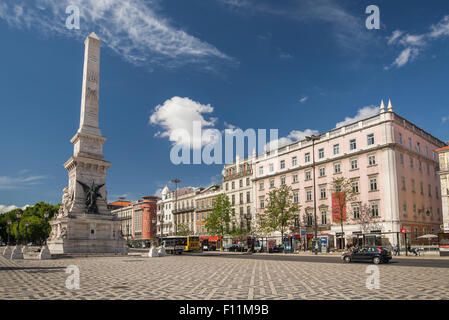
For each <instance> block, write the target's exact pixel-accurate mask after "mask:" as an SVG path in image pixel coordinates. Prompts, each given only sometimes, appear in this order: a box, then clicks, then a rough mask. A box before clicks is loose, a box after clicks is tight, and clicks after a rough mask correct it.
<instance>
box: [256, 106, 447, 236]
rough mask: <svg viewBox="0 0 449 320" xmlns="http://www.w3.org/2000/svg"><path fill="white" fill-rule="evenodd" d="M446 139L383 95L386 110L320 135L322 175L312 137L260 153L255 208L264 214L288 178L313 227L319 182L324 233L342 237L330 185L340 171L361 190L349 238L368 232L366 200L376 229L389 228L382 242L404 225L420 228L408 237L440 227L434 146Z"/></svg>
mask: <svg viewBox="0 0 449 320" xmlns="http://www.w3.org/2000/svg"><path fill="white" fill-rule="evenodd" d="M444 145H445V144H444V143H443V142H442V141H440V140H438V139H436V138H435V137H433V136H431V135H430V134H428V133H426V132H425V131H423V130H422V129H420V128H418V127H417V126H415V125H414V124H412V123H410V122H409V121H407V120H405V119H404V118H402V117H400V116H398V115H397V114H396V113H394V111H393V107H392V105H391V103H389V106H388V109H387V110H386V108H385V107H384V105H383V102H382V104H381V107H380V110H379V114H377V115H375V116H373V117H369V118H366V119H363V120H360V121H357V122H355V123H352V124H349V125H346V126H343V127H340V128H336V129H333V130H330V131H327V132H325V133H323V134H321V135H320V139H319V140H317V141H315V146H314V150H315V155H314V159H315V181H314V180H313V172H312V161H313V156H312V142H311V141H307V140H302V141H297V142H295V143H292V144H290V145H287V146H283V147H281V148H279V149H278V150H277V151H272V152H270V153H265V154H262V155H259V156H257V157H256V158H255V159H253V165H252V167H253V194H254V206H255V208H254V209H255V212H256V213H257V215H261V214H263V213H264V208H263V207H264V204H266V201H265V199H266V197H267V194H268V193H269V192H270V190H271V189H273V188H275V187H276V188H277V187H279V186H280V185H281V184H286V185H289V186H290V187H291V188H292V190H293V194H294V197H293V199H294V201H295V202H297V203H298V204H299V206H300V210H299V212H298V214H299V216H300V221H301V224H303V225H309V226H310V219H311V218H313V216H314V215H313V211H314V199H313V197H314V192H313V188H314V187H315V194H316V199H315V200H316V207H317V226H318V230H319V234H320V233H323V234H331V235H334V236H335V239H337V237H338V236H341V235H340V234H339V233H340V232H341V226H340V223H339V222H336V221H333V219H332V188H331V186H332V181H333V178H335V177H345V178H350V179H351V180H352V186H353V188H355V190H356V191H357V192H358V197H357V200H356V201H354V202H352V203H350V204H348V205H347V208H346V212H347V213H346V216H347V220H346V221H345V223H344V226H343V232H344V237H345V243H347V242H348V241H349V242H352V240H351V239H354V238H355V237H356V235H357V234H360V233H361V232H363V233H366V225H362V224H361V223H360V219H358V216H359V215H360V209H361V208H362V207H363V206H364V205H367V206H369V211H370V213H371V214H372V215H373V216H374V217H375V219H374V220H375V222H376V223H375V225H376V226H375V228H376V230H371V231H374V232H381V233H382V242H383V243H382V244H385V245H394V244H396V243H397V242H398V239H399V236H400V235H399V234H398V233H399V232H400V231H401V229H407V231H408V232H411V233H413V235H412V234H410V235H409V237H416V236H417V235H418V234H424V233H430V232H437V231H439V228H440V225H441V223H442V209H441V196H440V194H439V193H440V191H439V190H440V178H439V176H438V174H437V167H438V159H437V155H436V153H435V150H436V149H437V148H441V147H442V146H444ZM290 232H292V230H290ZM310 232H311V228H308V233H309V234H310ZM279 235H280V234H279ZM400 241H401V242H402V241H403V240H400ZM401 244H402V243H401ZM335 245H337V244H336V243H335Z"/></svg>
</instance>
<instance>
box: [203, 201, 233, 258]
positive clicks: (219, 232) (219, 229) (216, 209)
mask: <svg viewBox="0 0 449 320" xmlns="http://www.w3.org/2000/svg"><path fill="white" fill-rule="evenodd" d="M230 221H231V202H230V201H229V197H228V196H227V195H225V194H220V195H218V196H217V198H216V199H215V202H214V205H213V207H212V212H211V214H210V215H209V217H208V218H207V219H206V230H207V232H208V233H209V234H210V235H214V236H221V243H220V251H223V237H224V236H225V235H227V234H230V230H229V222H230Z"/></svg>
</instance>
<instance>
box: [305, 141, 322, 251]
mask: <svg viewBox="0 0 449 320" xmlns="http://www.w3.org/2000/svg"><path fill="white" fill-rule="evenodd" d="M306 139H307V141H312V171H313V218H314V222H315V226H314V238H315V248H316V246H317V243H318V242H317V241H318V224H317V218H316V185H315V141H316V140H320V136H317V135H311V136H307V137H306ZM315 254H318V250H317V249H315Z"/></svg>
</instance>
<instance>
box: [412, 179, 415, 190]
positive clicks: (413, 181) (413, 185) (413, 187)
mask: <svg viewBox="0 0 449 320" xmlns="http://www.w3.org/2000/svg"><path fill="white" fill-rule="evenodd" d="M412 192H415V179H412Z"/></svg>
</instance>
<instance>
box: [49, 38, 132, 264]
mask: <svg viewBox="0 0 449 320" xmlns="http://www.w3.org/2000/svg"><path fill="white" fill-rule="evenodd" d="M84 44H85V51H84V68H83V86H82V95H81V113H80V126H79V129H78V131H77V132H76V134H75V136H74V137H73V138H72V139H71V140H70V142H71V143H72V144H73V156H72V157H70V159H69V160H67V161H66V162H65V164H64V167H65V168H66V169H67V172H68V175H69V184H68V186H67V187H65V188H64V189H63V197H62V205H61V207H60V210H59V213H58V215H57V216H56V218H55V219H54V220H52V221H50V225H51V227H52V232H51V235H50V237H49V239H48V241H47V244H48V248H49V250H50V253H51V254H52V255H53V254H74V253H82V254H91V253H95V254H96V253H109V254H127V246H126V242H125V241H124V239H123V238H122V237H121V235H120V230H119V227H120V221H118V220H117V217H116V216H114V215H112V214H111V212H110V210H109V209H108V207H107V193H106V172H107V170H108V169H109V167H110V165H111V163H110V162H108V161H105V160H104V158H103V143H104V142H105V141H106V139H105V138H104V137H103V136H102V135H101V131H100V128H99V121H98V115H99V100H98V99H99V89H100V86H99V79H100V39H98V37H97V36H96V35H95V33H91V34H90V35H89V36H88V37H87V38H86V40H85V42H84ZM42 256H43V257H45V256H47V254H46V253H45V252H43V253H42Z"/></svg>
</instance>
